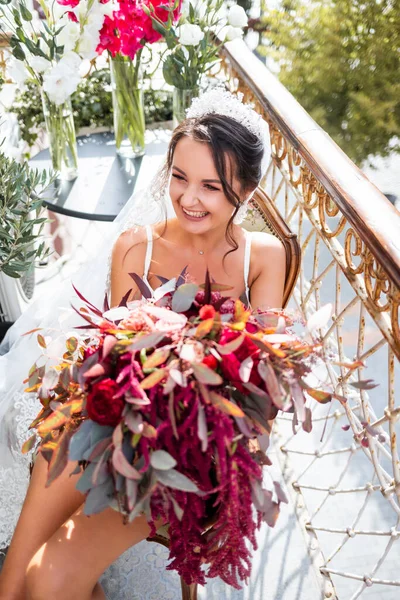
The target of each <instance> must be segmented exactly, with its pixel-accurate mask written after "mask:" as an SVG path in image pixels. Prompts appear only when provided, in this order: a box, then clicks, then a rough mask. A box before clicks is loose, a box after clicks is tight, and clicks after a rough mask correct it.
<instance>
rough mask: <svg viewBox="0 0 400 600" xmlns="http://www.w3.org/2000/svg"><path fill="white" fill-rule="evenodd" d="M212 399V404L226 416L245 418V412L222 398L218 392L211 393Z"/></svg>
mask: <svg viewBox="0 0 400 600" xmlns="http://www.w3.org/2000/svg"><path fill="white" fill-rule="evenodd" d="M210 398H211V402H212V404H214V406H216V407H217V408H219V410H220V411H221V412H223V413H225V414H226V415H231V416H232V417H244V412H243V411H242V409H241V408H239V406H237V405H236V404H234V403H233V402H231V401H230V400H228V399H227V398H225V397H224V396H221V394H217V392H210Z"/></svg>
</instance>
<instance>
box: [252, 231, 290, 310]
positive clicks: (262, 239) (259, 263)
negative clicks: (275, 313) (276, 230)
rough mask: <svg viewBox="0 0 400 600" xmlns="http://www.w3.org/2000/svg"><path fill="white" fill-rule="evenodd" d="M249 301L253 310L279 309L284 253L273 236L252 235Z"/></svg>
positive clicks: (284, 263)
mask: <svg viewBox="0 0 400 600" xmlns="http://www.w3.org/2000/svg"><path fill="white" fill-rule="evenodd" d="M252 236H253V237H252V251H251V266H250V283H251V289H250V300H251V306H252V308H253V309H256V308H259V309H267V308H281V307H282V301H283V291H284V287H285V279H286V251H285V247H284V245H283V244H282V242H281V241H280V240H279V239H278V238H276V237H275V236H274V235H271V234H268V233H261V232H254V233H253V234H252Z"/></svg>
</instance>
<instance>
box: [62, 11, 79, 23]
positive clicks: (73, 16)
mask: <svg viewBox="0 0 400 600" xmlns="http://www.w3.org/2000/svg"><path fill="white" fill-rule="evenodd" d="M65 14H66V15H67V17H68V19H69V20H70V21H73V22H74V23H77V22H78V17H77V16H76V14H75V13H74V12H72V10H69V11H68V12H66V13H65Z"/></svg>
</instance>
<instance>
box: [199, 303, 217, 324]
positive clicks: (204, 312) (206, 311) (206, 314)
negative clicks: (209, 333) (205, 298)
mask: <svg viewBox="0 0 400 600" xmlns="http://www.w3.org/2000/svg"><path fill="white" fill-rule="evenodd" d="M199 317H200V319H203V321H205V320H206V319H213V318H214V317H215V308H214V307H213V306H211V304H205V305H204V306H202V307H201V309H200V310H199Z"/></svg>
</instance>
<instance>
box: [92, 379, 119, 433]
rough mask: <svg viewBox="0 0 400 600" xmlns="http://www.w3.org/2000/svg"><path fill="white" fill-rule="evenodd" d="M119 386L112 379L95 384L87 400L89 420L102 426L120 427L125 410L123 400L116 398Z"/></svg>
mask: <svg viewBox="0 0 400 600" xmlns="http://www.w3.org/2000/svg"><path fill="white" fill-rule="evenodd" d="M118 389H119V387H118V385H117V384H116V383H115V381H113V380H112V379H103V380H102V381H99V382H98V383H95V384H94V385H93V387H92V388H91V390H90V392H89V393H88V395H87V398H86V410H87V412H88V415H89V418H90V419H92V421H95V422H96V423H99V424H100V425H114V426H115V425H118V423H119V422H120V420H121V417H122V411H123V408H124V400H123V398H114V396H115V394H116V393H117V392H118Z"/></svg>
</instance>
